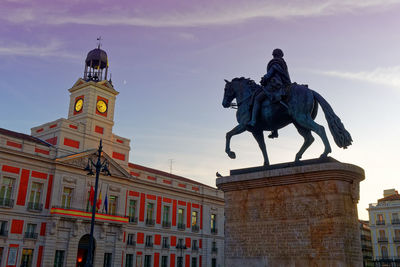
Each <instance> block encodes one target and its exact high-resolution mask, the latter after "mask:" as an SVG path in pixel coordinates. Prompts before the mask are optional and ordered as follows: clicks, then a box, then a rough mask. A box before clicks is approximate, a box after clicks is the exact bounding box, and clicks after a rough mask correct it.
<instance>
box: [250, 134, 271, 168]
mask: <svg viewBox="0 0 400 267" xmlns="http://www.w3.org/2000/svg"><path fill="white" fill-rule="evenodd" d="M252 134H253V136H254V138H255V139H256V141H257V143H258V146H259V147H260V149H261V152H262V154H263V157H264V166H268V165H269V159H268V154H267V148H266V147H265V140H264V132H263V131H255V132H252Z"/></svg>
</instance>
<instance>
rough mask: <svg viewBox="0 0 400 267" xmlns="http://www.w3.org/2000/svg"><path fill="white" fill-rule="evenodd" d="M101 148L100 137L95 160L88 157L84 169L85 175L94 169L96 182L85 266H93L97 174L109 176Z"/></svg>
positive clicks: (106, 162)
mask: <svg viewBox="0 0 400 267" xmlns="http://www.w3.org/2000/svg"><path fill="white" fill-rule="evenodd" d="M102 150H103V146H102V140H101V139H100V145H99V149H98V150H97V153H98V154H97V162H96V163H94V162H93V160H92V159H91V158H89V159H88V163H87V165H86V168H85V171H87V172H88V174H87V175H93V174H94V173H93V168H94V169H95V171H96V182H95V186H94V199H93V205H92V220H91V222H90V240H89V251H88V256H87V259H86V264H85V267H93V231H94V220H95V216H96V202H97V187H98V184H99V176H100V172H102V173H104V175H108V176H110V175H111V173H110V170H109V169H108V161H107V159H105V160H104V161H103V162H101V153H102Z"/></svg>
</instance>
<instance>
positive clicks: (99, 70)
mask: <svg viewBox="0 0 400 267" xmlns="http://www.w3.org/2000/svg"><path fill="white" fill-rule="evenodd" d="M107 75H108V56H107V53H106V52H105V51H104V50H102V49H101V48H100V45H99V46H98V47H97V48H95V49H93V50H91V51H90V52H89V53H88V54H87V57H86V60H85V68H84V73H83V78H79V79H78V80H77V81H76V82H75V84H74V85H73V86H72V87H71V88H70V89H69V90H68V91H69V92H70V102H69V111H68V119H59V120H57V121H54V122H51V123H47V124H44V125H41V126H38V127H34V128H32V130H31V131H32V135H33V136H35V137H38V138H40V139H42V140H46V141H47V142H49V143H51V144H53V145H55V146H57V147H58V148H59V150H58V153H57V155H58V156H65V155H68V154H73V153H76V152H83V151H87V150H90V149H95V148H97V146H98V144H99V140H100V139H102V140H103V151H104V152H105V153H107V154H109V155H110V156H111V157H113V159H115V160H116V161H118V162H119V163H120V164H122V165H126V166H127V165H128V162H129V150H130V140H129V139H127V138H123V137H120V136H117V135H115V134H114V133H113V132H112V130H113V126H114V111H115V101H116V96H117V95H118V94H119V92H118V91H116V90H115V89H114V86H113V84H112V81H111V79H109V80H107Z"/></svg>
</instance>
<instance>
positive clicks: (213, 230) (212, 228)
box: [210, 214, 217, 234]
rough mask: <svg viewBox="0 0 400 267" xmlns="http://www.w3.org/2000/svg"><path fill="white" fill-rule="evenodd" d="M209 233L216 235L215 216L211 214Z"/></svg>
mask: <svg viewBox="0 0 400 267" xmlns="http://www.w3.org/2000/svg"><path fill="white" fill-rule="evenodd" d="M210 222H211V225H210V226H211V233H214V234H216V233H217V215H215V214H211V220H210Z"/></svg>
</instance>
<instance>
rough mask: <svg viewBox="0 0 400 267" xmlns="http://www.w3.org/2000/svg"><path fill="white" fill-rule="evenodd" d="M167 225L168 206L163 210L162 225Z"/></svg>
mask: <svg viewBox="0 0 400 267" xmlns="http://www.w3.org/2000/svg"><path fill="white" fill-rule="evenodd" d="M168 223H169V206H164V208H163V225H164V224H168Z"/></svg>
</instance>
